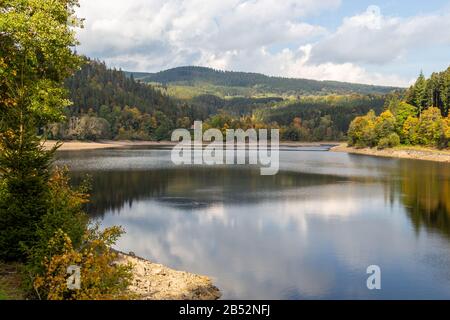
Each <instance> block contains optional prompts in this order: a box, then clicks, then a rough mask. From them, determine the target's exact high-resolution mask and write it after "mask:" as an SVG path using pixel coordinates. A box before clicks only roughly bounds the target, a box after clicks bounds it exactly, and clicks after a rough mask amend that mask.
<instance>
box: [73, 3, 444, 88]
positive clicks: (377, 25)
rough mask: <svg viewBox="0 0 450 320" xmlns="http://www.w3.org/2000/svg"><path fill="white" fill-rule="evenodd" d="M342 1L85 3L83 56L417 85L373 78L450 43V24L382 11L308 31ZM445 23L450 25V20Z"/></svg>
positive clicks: (153, 66) (126, 63)
mask: <svg viewBox="0 0 450 320" xmlns="http://www.w3.org/2000/svg"><path fill="white" fill-rule="evenodd" d="M340 2H341V1H340V0H324V1H314V0H285V1H277V0H220V1H206V2H205V1H202V0H130V1H128V2H126V3H124V2H123V1H119V0H96V1H91V0H81V1H80V3H81V8H80V9H79V11H78V15H79V16H80V17H84V18H86V22H85V29H83V30H81V31H80V32H79V39H80V41H81V43H82V45H81V46H80V48H78V51H79V52H81V53H83V54H86V55H88V56H92V57H97V58H101V59H103V60H105V61H106V62H107V63H108V64H109V65H111V66H115V67H122V68H123V69H128V70H136V71H159V70H162V69H167V68H172V67H176V66H181V65H202V66H210V67H214V68H218V69H228V70H238V71H251V72H261V73H265V74H269V75H277V76H287V77H300V78H311V79H318V80H338V81H348V82H360V83H369V84H383V85H408V84H409V83H410V81H411V79H405V78H403V77H400V76H398V75H395V74H386V73H381V72H369V71H368V69H367V64H386V63H390V62H392V61H396V60H398V59H400V58H401V57H402V55H404V54H406V53H407V52H408V50H409V49H411V48H412V47H414V46H418V43H419V42H420V45H426V44H427V43H446V42H448V41H450V34H449V33H447V34H443V33H438V32H436V30H435V29H434V28H438V29H437V30H449V29H450V19H449V18H450V17H449V16H433V15H428V16H417V17H412V18H409V19H401V18H397V17H386V16H383V15H382V14H381V12H380V10H379V8H378V7H375V6H371V7H369V8H368V9H367V11H365V12H363V13H361V14H358V15H355V16H353V17H348V18H345V19H344V20H343V23H342V25H341V26H340V27H339V28H338V29H337V30H336V31H335V32H330V31H328V30H327V29H326V28H324V27H323V26H320V25H315V24H311V23H307V22H306V20H305V19H306V18H307V17H309V16H311V15H317V14H319V13H320V12H322V11H324V10H332V9H336V8H338V7H339V5H340ZM444 18H446V19H444Z"/></svg>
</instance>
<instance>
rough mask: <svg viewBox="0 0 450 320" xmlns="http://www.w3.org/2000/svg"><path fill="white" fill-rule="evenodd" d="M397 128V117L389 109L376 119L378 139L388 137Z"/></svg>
mask: <svg viewBox="0 0 450 320" xmlns="http://www.w3.org/2000/svg"><path fill="white" fill-rule="evenodd" d="M395 129H396V119H395V117H394V115H393V114H392V112H390V111H389V110H386V111H384V112H383V113H382V114H380V115H379V116H378V117H377V118H376V120H375V133H376V139H377V140H380V139H383V138H387V137H388V136H389V135H390V134H391V133H394V132H395Z"/></svg>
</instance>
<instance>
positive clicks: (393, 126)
mask: <svg viewBox="0 0 450 320" xmlns="http://www.w3.org/2000/svg"><path fill="white" fill-rule="evenodd" d="M449 98H450V68H448V69H447V70H446V71H444V72H440V73H433V74H432V75H431V77H430V78H429V79H426V78H425V77H424V75H423V74H422V73H421V74H420V76H419V77H418V79H417V81H416V82H415V84H414V85H413V86H411V87H410V88H409V89H408V90H407V92H406V93H405V94H404V96H402V95H398V94H397V95H391V96H390V98H389V99H388V100H387V102H386V104H385V110H384V111H383V112H382V113H381V114H379V115H378V116H376V112H375V111H374V110H371V111H369V112H368V113H367V114H366V115H365V116H359V117H356V118H355V119H354V120H353V121H352V123H351V124H350V128H349V131H348V139H349V145H350V146H356V147H378V148H387V147H395V146H398V145H400V144H403V145H424V146H431V147H436V148H447V147H448V145H449V141H450V115H449V107H450V99H449Z"/></svg>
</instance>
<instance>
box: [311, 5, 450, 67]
mask: <svg viewBox="0 0 450 320" xmlns="http://www.w3.org/2000/svg"><path fill="white" fill-rule="evenodd" d="M444 30H450V14H449V13H448V12H447V13H441V14H431V15H420V16H413V17H410V18H399V17H388V16H384V15H382V14H381V11H380V8H378V7H377V6H370V7H369V8H368V9H367V10H366V11H365V12H363V13H362V14H359V15H355V16H353V17H349V18H345V19H344V21H343V23H342V25H341V26H340V27H339V28H338V29H337V31H336V32H335V33H332V34H330V35H329V36H327V37H326V38H325V39H323V40H321V41H320V42H318V43H317V44H316V45H315V46H314V47H313V50H312V56H311V62H314V63H323V62H334V63H347V62H352V63H358V62H359V63H369V64H386V63H393V62H395V61H396V60H399V59H401V58H402V57H403V56H404V55H405V54H407V53H408V52H410V51H412V50H420V49H421V48H424V47H427V46H432V45H438V44H448V45H450V33H449V32H444Z"/></svg>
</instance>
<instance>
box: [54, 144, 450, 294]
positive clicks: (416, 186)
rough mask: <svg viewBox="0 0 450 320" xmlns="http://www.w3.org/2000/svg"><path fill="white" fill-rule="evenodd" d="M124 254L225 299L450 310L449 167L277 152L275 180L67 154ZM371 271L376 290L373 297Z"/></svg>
mask: <svg viewBox="0 0 450 320" xmlns="http://www.w3.org/2000/svg"><path fill="white" fill-rule="evenodd" d="M60 157H61V161H60V163H66V164H69V165H70V166H71V167H72V169H73V170H74V172H73V180H74V182H75V183H76V182H78V181H79V180H80V179H81V178H82V177H83V176H84V175H85V174H86V173H89V174H91V175H92V180H93V197H92V203H91V204H90V207H89V211H90V212H91V213H92V214H93V215H95V216H97V217H98V218H101V219H102V223H103V225H105V226H106V225H113V224H119V225H123V226H124V227H125V228H126V230H127V234H126V236H124V237H123V239H122V240H121V242H120V243H119V247H120V249H122V250H128V251H134V252H136V253H138V254H139V255H141V256H144V257H146V258H149V259H152V260H156V261H158V262H161V263H164V264H167V265H170V266H172V267H174V268H178V269H183V270H188V271H191V272H196V273H202V274H207V275H210V276H212V277H213V278H215V279H216V283H217V284H218V285H219V287H220V288H221V290H222V291H223V292H224V297H225V298H255V299H263V298H272V299H308V298H324V299H327V298H333V299H342V298H344V299H345V298H374V299H376V298H385V299H389V298H450V275H449V271H448V270H449V268H448V266H449V262H450V243H449V240H448V236H449V234H450V231H449V230H450V225H449V221H448V218H449V214H450V212H449V208H450V205H449V204H450V203H449V202H450V199H449V194H450V193H449V191H450V189H449V187H450V166H449V165H448V164H439V163H431V162H422V161H410V160H395V159H378V158H372V157H364V156H356V155H355V156H350V155H346V154H338V153H331V152H301V151H283V152H281V169H282V170H281V172H280V173H279V174H278V175H277V176H274V177H263V176H260V175H259V173H260V172H259V169H258V168H253V167H247V166H246V167H225V166H222V167H173V166H171V164H170V161H169V159H170V154H169V153H168V151H167V150H101V151H95V152H93V151H91V152H82V153H62V154H60ZM371 264H378V265H380V266H381V268H382V271H383V284H382V285H383V290H381V291H377V292H374V291H368V290H367V288H366V286H365V281H366V277H367V276H366V273H365V271H366V268H367V266H368V265H371Z"/></svg>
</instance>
